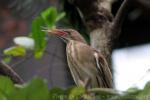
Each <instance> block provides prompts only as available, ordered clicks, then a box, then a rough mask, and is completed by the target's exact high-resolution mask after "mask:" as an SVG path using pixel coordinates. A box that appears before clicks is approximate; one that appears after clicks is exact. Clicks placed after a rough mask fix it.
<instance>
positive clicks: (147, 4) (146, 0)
mask: <svg viewBox="0 0 150 100" xmlns="http://www.w3.org/2000/svg"><path fill="white" fill-rule="evenodd" d="M137 3H139V4H140V5H141V6H143V7H145V8H147V9H150V1H149V0H137Z"/></svg>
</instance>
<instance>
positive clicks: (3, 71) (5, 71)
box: [0, 62, 23, 84]
mask: <svg viewBox="0 0 150 100" xmlns="http://www.w3.org/2000/svg"><path fill="white" fill-rule="evenodd" d="M0 75H3V76H7V77H9V78H10V79H11V80H12V81H13V82H14V83H17V84H22V83H23V80H22V78H21V77H20V76H19V75H18V74H17V73H16V72H15V71H13V69H12V68H11V67H10V66H8V65H7V64H5V63H4V62H0Z"/></svg>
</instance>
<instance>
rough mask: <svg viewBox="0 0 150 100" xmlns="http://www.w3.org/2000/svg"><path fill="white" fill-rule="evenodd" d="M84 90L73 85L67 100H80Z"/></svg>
mask: <svg viewBox="0 0 150 100" xmlns="http://www.w3.org/2000/svg"><path fill="white" fill-rule="evenodd" d="M85 92H86V90H85V88H83V87H75V88H73V89H72V90H71V91H70V94H69V100H80V99H81V98H82V97H83V94H85Z"/></svg>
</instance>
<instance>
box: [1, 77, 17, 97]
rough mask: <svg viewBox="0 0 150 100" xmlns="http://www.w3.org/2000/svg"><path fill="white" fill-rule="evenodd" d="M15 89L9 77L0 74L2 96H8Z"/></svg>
mask: <svg viewBox="0 0 150 100" xmlns="http://www.w3.org/2000/svg"><path fill="white" fill-rule="evenodd" d="M14 89H15V88H14V85H13V83H12V81H11V80H10V79H9V78H8V77H4V76H0V96H2V95H3V96H6V97H7V96H8V95H9V94H11V93H12V92H13V91H14Z"/></svg>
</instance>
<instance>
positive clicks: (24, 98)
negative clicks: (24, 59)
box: [8, 78, 49, 100]
mask: <svg viewBox="0 0 150 100" xmlns="http://www.w3.org/2000/svg"><path fill="white" fill-rule="evenodd" d="M8 100H49V90H48V87H47V86H46V84H45V82H44V81H43V80H42V79H40V78H35V79H33V80H32V81H31V82H29V83H28V84H25V86H23V87H22V88H20V89H17V91H15V92H14V93H13V94H12V95H11V96H10V97H9V99H8Z"/></svg>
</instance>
